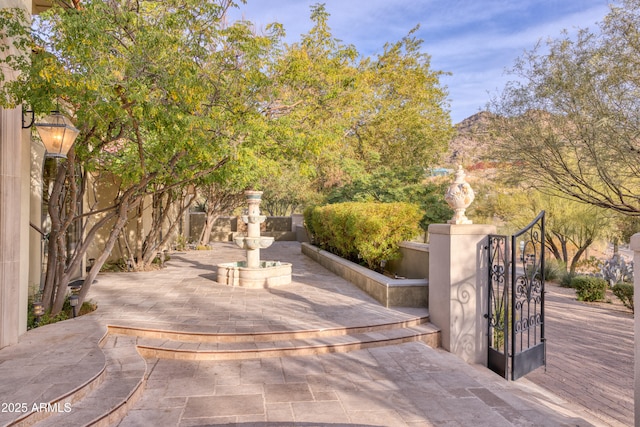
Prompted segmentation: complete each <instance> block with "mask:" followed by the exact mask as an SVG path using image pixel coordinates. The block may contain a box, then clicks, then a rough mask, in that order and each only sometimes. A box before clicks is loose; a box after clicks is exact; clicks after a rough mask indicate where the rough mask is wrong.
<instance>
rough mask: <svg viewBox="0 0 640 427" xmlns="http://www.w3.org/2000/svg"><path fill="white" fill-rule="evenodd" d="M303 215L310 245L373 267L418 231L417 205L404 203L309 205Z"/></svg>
mask: <svg viewBox="0 0 640 427" xmlns="http://www.w3.org/2000/svg"><path fill="white" fill-rule="evenodd" d="M304 216H305V223H306V226H307V229H308V230H309V233H310V234H311V236H312V238H313V242H314V244H316V245H317V246H319V247H321V248H322V249H325V250H327V251H330V252H333V253H335V254H337V255H339V256H341V257H343V258H346V259H349V260H352V261H356V262H358V261H359V260H362V262H364V264H366V265H367V267H369V268H371V269H374V270H375V269H377V268H378V267H379V266H380V263H381V262H382V261H383V260H391V259H395V258H397V257H398V256H399V255H400V251H399V249H398V244H399V243H400V242H402V241H403V240H409V239H411V238H413V237H415V236H416V235H418V234H419V233H420V228H419V226H418V223H419V221H420V218H421V214H420V211H419V208H418V207H417V206H416V205H412V204H408V203H360V202H347V203H335V204H332V205H325V206H316V207H310V208H308V209H306V210H305V212H304Z"/></svg>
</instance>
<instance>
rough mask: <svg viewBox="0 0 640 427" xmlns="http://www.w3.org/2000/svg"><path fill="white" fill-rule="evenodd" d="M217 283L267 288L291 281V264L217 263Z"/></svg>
mask: <svg viewBox="0 0 640 427" xmlns="http://www.w3.org/2000/svg"><path fill="white" fill-rule="evenodd" d="M216 281H217V282H218V283H220V284H223V285H229V286H239V287H244V288H256V289H258V288H268V287H271V286H278V285H287V284H289V283H291V264H290V263H287V262H280V261H261V262H260V267H259V268H250V267H247V263H246V262H245V261H238V262H228V263H224V264H218V278H217V280H216Z"/></svg>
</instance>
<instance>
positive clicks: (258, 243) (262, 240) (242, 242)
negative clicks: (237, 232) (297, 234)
mask: <svg viewBox="0 0 640 427" xmlns="http://www.w3.org/2000/svg"><path fill="white" fill-rule="evenodd" d="M273 240H274V238H273V237H247V236H238V237H236V238H234V239H233V241H234V242H235V244H236V245H238V246H239V247H240V248H242V249H249V250H254V249H265V248H268V247H269V246H271V244H272V243H273Z"/></svg>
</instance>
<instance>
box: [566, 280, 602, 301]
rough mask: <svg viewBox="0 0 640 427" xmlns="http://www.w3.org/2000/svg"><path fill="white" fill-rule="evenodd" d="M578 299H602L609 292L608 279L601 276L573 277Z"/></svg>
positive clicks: (572, 284)
mask: <svg viewBox="0 0 640 427" xmlns="http://www.w3.org/2000/svg"><path fill="white" fill-rule="evenodd" d="M571 287H572V288H574V289H575V290H576V296H577V297H578V301H601V300H603V299H604V297H605V295H606V292H607V281H606V280H604V279H602V278H600V277H593V276H576V277H574V278H573V279H571Z"/></svg>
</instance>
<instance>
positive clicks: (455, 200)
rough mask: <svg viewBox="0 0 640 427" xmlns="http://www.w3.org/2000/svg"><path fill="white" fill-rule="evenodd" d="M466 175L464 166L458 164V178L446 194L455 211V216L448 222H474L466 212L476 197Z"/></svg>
mask: <svg viewBox="0 0 640 427" xmlns="http://www.w3.org/2000/svg"><path fill="white" fill-rule="evenodd" d="M465 176H466V175H465V173H464V170H462V166H461V165H458V170H457V171H456V179H455V181H454V182H453V184H451V185H450V186H449V188H448V189H447V192H446V193H445V195H444V199H445V200H446V202H447V204H448V205H449V207H451V209H453V210H454V212H455V213H454V215H453V218H451V219H450V220H449V221H447V224H473V221H471V220H470V219H468V218H467V217H466V216H465V214H464V213H465V211H466V210H467V208H468V207H469V205H471V202H473V199H474V198H475V194H474V193H473V189H472V188H471V186H470V185H469V184H468V183H467V181H465Z"/></svg>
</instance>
